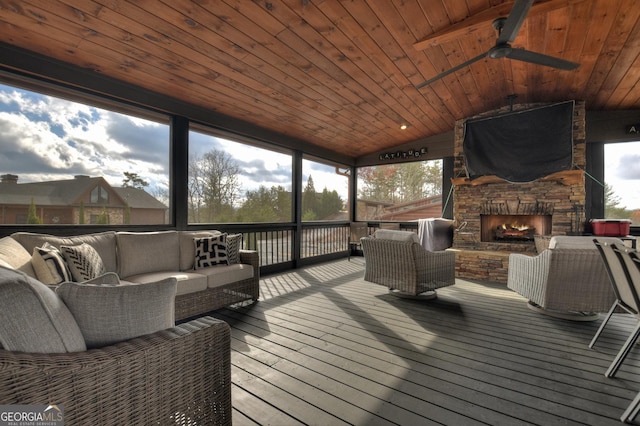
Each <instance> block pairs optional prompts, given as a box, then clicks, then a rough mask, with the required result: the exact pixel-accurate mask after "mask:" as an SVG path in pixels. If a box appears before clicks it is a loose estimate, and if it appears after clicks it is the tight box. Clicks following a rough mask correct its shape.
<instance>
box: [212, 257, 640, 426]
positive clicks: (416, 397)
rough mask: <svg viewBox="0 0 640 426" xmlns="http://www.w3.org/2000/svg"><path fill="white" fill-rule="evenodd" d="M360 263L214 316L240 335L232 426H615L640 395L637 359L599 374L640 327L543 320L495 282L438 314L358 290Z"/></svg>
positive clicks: (444, 296)
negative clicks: (611, 373) (612, 373)
mask: <svg viewBox="0 0 640 426" xmlns="http://www.w3.org/2000/svg"><path fill="white" fill-rule="evenodd" d="M362 277H363V260H362V258H355V259H353V258H352V261H351V262H348V261H347V260H346V259H345V260H340V261H335V262H330V263H325V264H321V265H316V266H310V267H306V268H303V269H299V270H296V271H291V272H287V273H283V274H278V275H271V276H267V277H265V278H263V279H262V280H261V287H262V288H261V292H262V297H261V301H260V302H259V303H257V304H255V305H253V306H250V307H244V308H237V309H225V310H221V311H217V312H216V313H215V314H214V316H216V317H218V318H221V319H223V320H225V321H227V322H228V323H229V324H230V325H231V327H232V343H231V345H232V363H233V369H232V379H233V408H234V412H233V420H234V425H251V424H264V425H267V424H269V425H297V424H309V425H340V424H354V425H382V424H384V425H387V424H400V425H430V424H444V425H474V424H488V425H520V424H536V425H545V426H548V425H560V424H561V425H572V424H588V425H598V426H602V425H620V424H621V422H620V420H619V419H620V416H621V414H622V412H623V411H624V409H625V408H626V407H627V405H628V404H629V403H630V401H631V400H632V399H633V397H634V396H635V395H636V393H637V392H638V391H640V380H639V376H638V374H637V372H638V371H639V366H640V356H639V354H638V352H639V351H638V350H637V349H636V350H634V351H633V353H632V354H631V355H630V357H629V359H627V361H626V362H625V364H624V365H623V367H622V368H621V370H620V371H619V373H618V375H617V377H616V378H612V379H608V378H606V377H604V372H605V370H606V368H607V367H608V365H609V363H610V362H611V361H612V360H613V357H614V356H615V354H616V353H617V350H618V349H619V348H620V347H621V345H622V343H623V341H624V339H626V337H627V336H628V334H629V333H630V331H631V328H632V327H633V326H634V325H635V320H634V319H633V318H630V317H629V316H627V315H622V314H621V315H616V316H615V318H614V320H613V322H612V324H610V325H609V326H608V327H607V329H606V330H605V332H604V334H603V336H602V337H601V338H600V341H599V344H598V345H597V347H596V349H594V350H591V349H589V348H588V346H587V345H588V343H589V341H590V339H591V337H592V336H593V334H594V333H595V331H596V329H597V327H598V326H599V324H600V321H596V322H571V321H566V320H561V319H555V318H551V317H548V316H545V315H541V314H539V313H535V312H533V311H531V310H530V309H528V308H527V307H526V302H525V300H524V299H523V298H522V297H521V296H519V295H517V294H515V293H514V292H512V291H511V290H509V289H507V288H506V286H504V285H500V284H493V283H480V282H471V281H465V280H457V282H456V285H455V286H452V287H448V288H444V289H441V290H439V291H438V294H439V297H438V299H437V300H434V301H415V300H407V299H399V298H397V297H395V296H393V295H390V294H388V293H387V291H386V288H384V287H382V286H378V285H375V284H372V283H368V282H365V281H364V280H363V279H362Z"/></svg>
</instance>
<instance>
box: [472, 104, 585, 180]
mask: <svg viewBox="0 0 640 426" xmlns="http://www.w3.org/2000/svg"><path fill="white" fill-rule="evenodd" d="M573 110H574V101H566V102H561V103H556V104H552V105H544V106H539V107H535V108H529V109H525V110H520V111H510V112H507V113H504V114H499V115H495V116H491V117H482V118H476V119H470V120H467V121H466V122H465V129H464V140H463V153H464V159H465V166H466V171H467V175H468V177H469V178H470V179H475V178H478V177H480V176H491V175H495V176H498V177H500V178H502V179H505V180H507V181H509V182H532V181H535V180H537V179H539V178H542V177H544V176H547V175H550V174H552V173H555V172H559V171H563V170H570V169H571V168H572V165H573Z"/></svg>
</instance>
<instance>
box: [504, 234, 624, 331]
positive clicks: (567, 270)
mask: <svg viewBox="0 0 640 426" xmlns="http://www.w3.org/2000/svg"><path fill="white" fill-rule="evenodd" d="M603 239H604V240H605V241H609V242H614V243H617V244H622V241H620V240H619V239H618V238H611V237H607V238H603ZM507 287H508V288H510V289H512V290H513V291H515V292H516V293H518V294H520V295H521V296H524V297H525V298H526V299H528V303H529V306H530V307H532V308H535V309H537V310H539V311H541V312H543V313H547V314H552V315H554V316H560V317H562V318H566V319H576V320H578V319H579V320H589V319H592V320H595V319H597V318H598V315H597V313H598V312H607V311H608V310H609V308H610V307H611V305H612V304H613V302H614V301H615V295H614V292H613V289H612V287H611V282H610V280H609V277H608V275H607V273H606V270H605V266H604V263H603V262H602V259H601V257H600V254H599V253H598V250H597V249H596V246H595V244H594V243H593V237H590V236H554V237H552V238H551V239H550V241H549V248H547V249H545V250H543V251H542V253H540V254H538V255H537V256H528V255H525V254H520V253H512V254H511V255H509V272H508V278H507Z"/></svg>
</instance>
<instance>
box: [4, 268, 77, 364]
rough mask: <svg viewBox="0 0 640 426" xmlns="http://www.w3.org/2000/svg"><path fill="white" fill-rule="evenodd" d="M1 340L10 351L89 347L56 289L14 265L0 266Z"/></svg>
mask: <svg viewBox="0 0 640 426" xmlns="http://www.w3.org/2000/svg"><path fill="white" fill-rule="evenodd" d="M0 324H2V326H0V344H1V345H2V348H4V349H5V350H8V351H18V352H38V353H60V352H79V351H84V350H86V346H85V342H84V339H83V337H82V333H81V332H80V328H78V324H77V323H76V321H75V319H74V318H73V316H72V315H71V312H69V309H68V308H67V306H66V305H65V304H64V303H62V300H60V298H59V297H58V296H57V295H56V293H55V292H54V291H53V290H51V289H50V288H48V287H47V286H46V285H44V284H43V283H41V282H39V281H37V280H35V279H33V278H31V277H29V276H27V275H26V274H24V273H22V272H18V271H16V270H13V269H8V268H3V267H0Z"/></svg>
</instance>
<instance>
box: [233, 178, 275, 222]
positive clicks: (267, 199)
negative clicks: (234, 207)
mask: <svg viewBox="0 0 640 426" xmlns="http://www.w3.org/2000/svg"><path fill="white" fill-rule="evenodd" d="M277 197H278V195H277V189H276V188H275V187H272V188H271V189H270V190H269V189H267V187H265V186H262V185H261V186H260V187H259V188H258V189H257V190H255V191H247V199H246V201H245V202H244V204H243V205H242V207H240V208H239V209H238V216H237V217H238V220H239V221H240V222H277V221H278V220H279V218H278V211H277V202H278V200H277Z"/></svg>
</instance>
